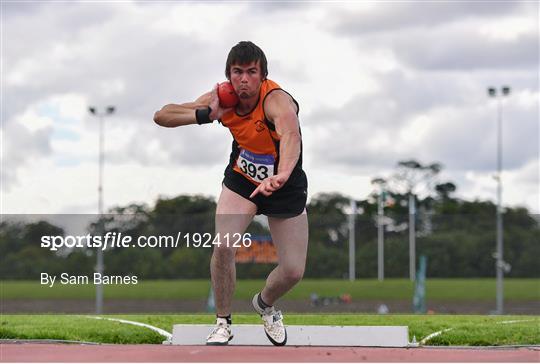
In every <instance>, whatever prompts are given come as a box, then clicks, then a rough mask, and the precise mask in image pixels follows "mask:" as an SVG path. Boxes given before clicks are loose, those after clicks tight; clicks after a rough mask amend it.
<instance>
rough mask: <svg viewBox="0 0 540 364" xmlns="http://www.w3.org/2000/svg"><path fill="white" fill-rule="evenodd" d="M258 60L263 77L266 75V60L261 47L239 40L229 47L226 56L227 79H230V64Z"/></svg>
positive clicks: (241, 63) (242, 63)
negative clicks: (229, 49)
mask: <svg viewBox="0 0 540 364" xmlns="http://www.w3.org/2000/svg"><path fill="white" fill-rule="evenodd" d="M256 61H259V65H260V66H261V73H262V76H263V79H265V78H266V76H268V62H267V61H266V56H265V55H264V52H263V51H262V49H260V48H259V47H257V45H255V44H254V43H252V42H250V41H241V42H240V43H238V44H237V45H235V46H234V47H232V48H231V51H230V52H229V55H228V56H227V64H226V65H225V76H227V79H228V80H230V79H231V66H232V65H233V64H240V65H244V64H248V63H251V62H256Z"/></svg>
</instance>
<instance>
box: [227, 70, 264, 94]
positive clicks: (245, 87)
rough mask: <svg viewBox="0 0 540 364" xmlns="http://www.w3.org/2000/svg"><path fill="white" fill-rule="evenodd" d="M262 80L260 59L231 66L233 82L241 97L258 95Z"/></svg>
mask: <svg viewBox="0 0 540 364" xmlns="http://www.w3.org/2000/svg"><path fill="white" fill-rule="evenodd" d="M262 81H263V77H262V74H261V66H260V65H259V61H256V62H251V63H248V64H233V65H232V66H231V83H232V85H233V87H234V91H235V92H236V94H237V95H238V97H239V98H240V99H249V98H252V97H256V96H258V95H259V89H260V87H261V83H262Z"/></svg>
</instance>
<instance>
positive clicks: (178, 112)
mask: <svg viewBox="0 0 540 364" xmlns="http://www.w3.org/2000/svg"><path fill="white" fill-rule="evenodd" d="M207 108H210V111H211V112H210V113H209V114H206V115H205V117H207V118H208V119H209V120H217V119H219V118H221V116H222V115H223V114H224V113H225V112H226V111H228V110H229V109H223V108H221V107H220V106H219V97H218V94H217V84H216V85H215V86H214V88H213V89H212V91H210V92H207V93H205V94H204V95H202V96H201V97H199V98H198V99H197V100H195V102H187V103H185V104H181V105H177V104H169V105H165V106H163V107H162V108H161V110H159V111H156V113H155V114H154V121H155V122H156V124H158V125H161V126H164V127H167V128H174V127H177V126H182V125H190V124H197V114H196V112H197V110H201V109H207ZM206 122H209V121H206Z"/></svg>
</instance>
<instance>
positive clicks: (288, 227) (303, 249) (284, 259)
mask: <svg viewBox="0 0 540 364" xmlns="http://www.w3.org/2000/svg"><path fill="white" fill-rule="evenodd" d="M268 224H269V226H270V232H271V234H272V241H273V242H274V244H275V245H276V248H277V253H278V266H277V267H276V268H275V269H274V270H273V271H272V272H271V273H270V275H269V276H268V278H267V279H266V285H265V287H264V289H263V290H262V292H261V298H262V299H263V301H264V302H265V303H266V304H268V305H273V304H274V303H275V302H276V301H277V300H278V299H279V298H280V297H282V296H283V295H284V294H285V293H287V292H288V291H289V290H290V289H291V288H292V287H293V286H294V285H295V284H296V283H298V282H299V281H300V280H301V279H302V276H303V275H304V269H305V266H306V257H307V247H308V220H307V214H306V211H305V210H304V212H303V213H302V214H300V215H298V216H295V217H292V218H289V219H279V218H272V217H269V218H268Z"/></svg>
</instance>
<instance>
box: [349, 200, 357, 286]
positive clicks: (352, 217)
mask: <svg viewBox="0 0 540 364" xmlns="http://www.w3.org/2000/svg"><path fill="white" fill-rule="evenodd" d="M350 204H351V205H350V206H351V214H350V215H349V281H351V282H352V281H354V280H355V279H356V272H355V263H356V256H355V255H356V251H355V248H356V247H355V241H356V238H355V228H356V224H355V222H356V201H355V200H354V199H351V202H350Z"/></svg>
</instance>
